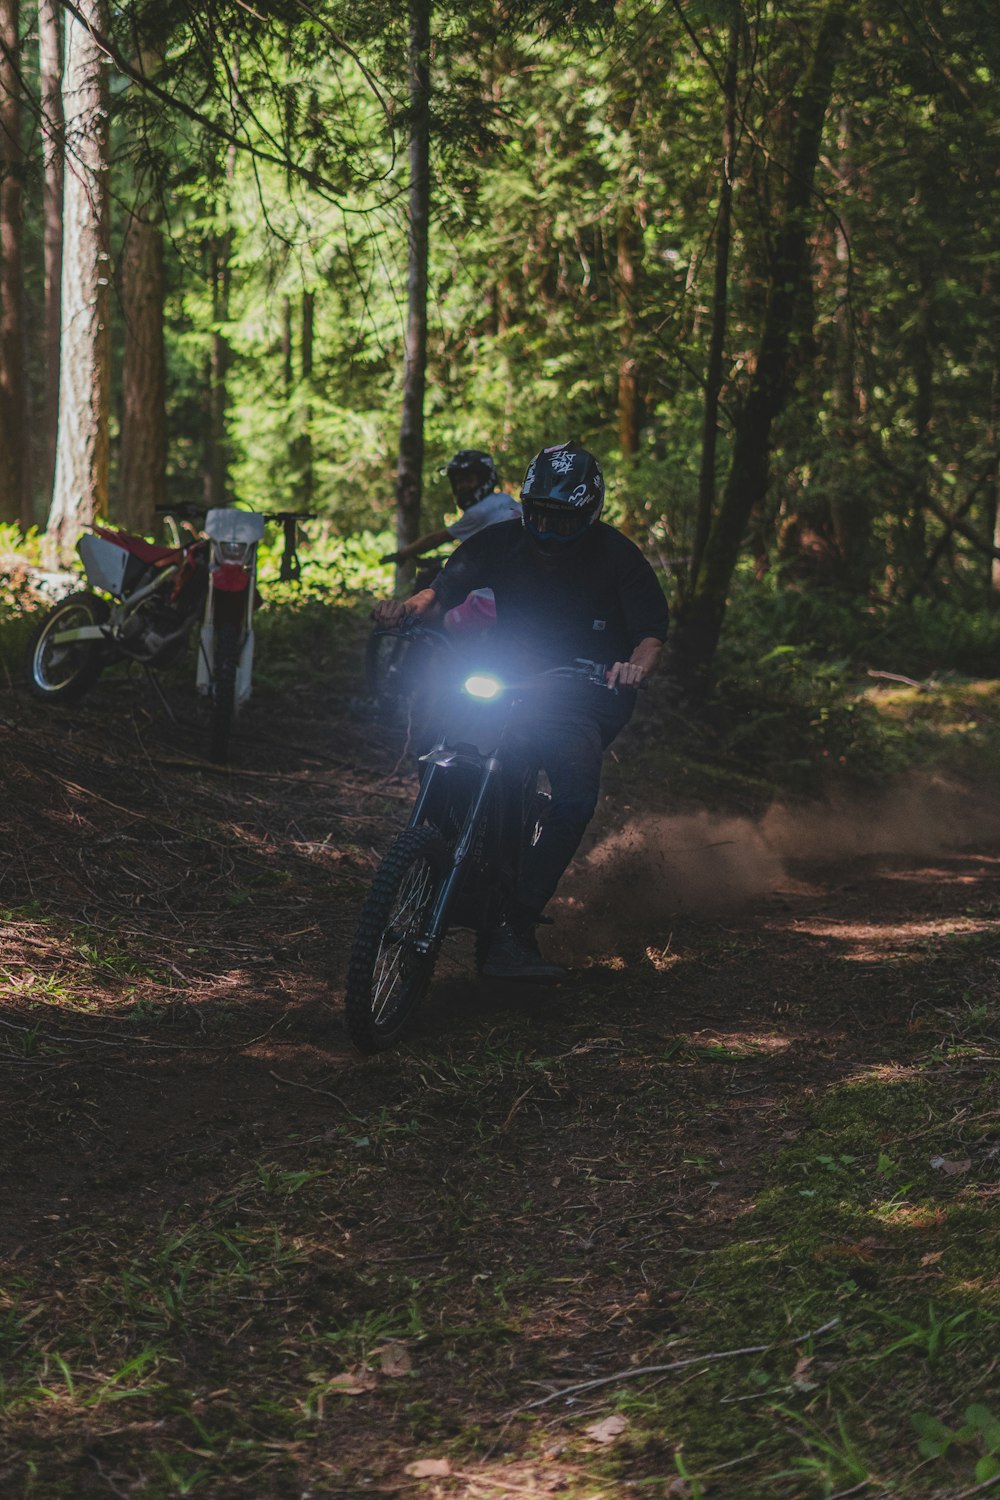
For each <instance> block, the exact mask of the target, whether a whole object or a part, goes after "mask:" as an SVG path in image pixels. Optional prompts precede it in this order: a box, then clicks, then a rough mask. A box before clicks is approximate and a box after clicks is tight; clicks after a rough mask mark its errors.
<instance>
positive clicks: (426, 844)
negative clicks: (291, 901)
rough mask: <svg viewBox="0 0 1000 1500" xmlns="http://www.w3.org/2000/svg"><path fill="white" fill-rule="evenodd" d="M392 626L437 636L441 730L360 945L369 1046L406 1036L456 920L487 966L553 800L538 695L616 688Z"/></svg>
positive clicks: (360, 990)
mask: <svg viewBox="0 0 1000 1500" xmlns="http://www.w3.org/2000/svg"><path fill="white" fill-rule="evenodd" d="M384 633H385V634H386V635H397V636H398V635H403V636H405V637H408V638H410V639H412V638H414V637H416V638H417V639H418V640H421V639H422V640H423V641H424V642H428V641H432V640H434V638H435V637H436V638H437V639H436V644H437V645H438V647H439V648H440V649H439V652H438V655H437V662H436V666H437V671H436V674H435V675H436V676H437V679H438V686H437V687H436V689H433V690H432V689H431V688H430V685H429V683H428V687H427V694H428V697H431V696H433V698H434V699H435V706H434V709H433V712H432V720H433V722H434V723H435V724H436V725H437V726H438V732H437V734H436V736H435V737H434V743H433V745H432V746H431V748H430V749H429V750H428V751H427V752H426V753H425V754H424V755H422V756H420V758H419V764H420V766H421V780H420V790H419V792H418V793H417V798H416V801H415V803H414V805H413V810H412V812H411V813H410V818H409V822H408V823H407V825H406V827H405V829H404V830H403V832H402V833H400V834H399V835H398V836H397V838H396V840H395V841H394V843H393V844H392V846H391V847H390V849H389V851H388V853H387V854H386V855H385V858H384V859H383V860H382V862H381V864H380V865H379V868H378V870H377V872H376V874H375V878H374V880H373V881H372V884H371V887H370V889H369V892H368V895H367V897H366V899H365V902H364V905H363V906H362V909H361V915H360V918H359V921H358V926H357V931H356V933H355V937H354V943H353V946H352V948H351V956H350V962H349V965H348V974H347V987H346V991H345V998H344V1010H345V1021H346V1026H347V1032H348V1035H349V1036H350V1038H351V1041H352V1042H353V1043H354V1045H355V1046H356V1047H357V1048H358V1050H359V1051H361V1052H368V1053H371V1052H381V1051H384V1050H385V1049H386V1048H387V1047H391V1046H392V1045H393V1044H394V1043H395V1042H397V1041H398V1040H399V1038H400V1036H401V1035H402V1033H403V1031H404V1030H405V1028H406V1026H407V1024H408V1023H409V1021H410V1020H411V1018H412V1017H413V1014H414V1012H415V1011H416V1009H417V1007H418V1005H419V1004H420V1002H421V1000H422V999H423V997H424V995H425V994H426V992H427V989H428V987H429V985H430V982H431V978H432V975H433V973H434V966H435V963H436V961H437V957H438V953H439V952H440V949H441V945H442V943H443V942H444V939H445V937H446V935H447V933H448V932H449V930H450V929H451V928H454V927H466V928H471V929H472V930H473V931H474V932H475V934H476V966H477V968H478V969H481V968H482V964H483V962H484V960H485V957H486V950H487V947H488V945H489V942H490V939H491V936H492V933H493V931H494V930H495V928H496V927H497V926H498V925H499V924H500V922H501V921H502V920H503V917H504V912H505V908H506V907H507V905H508V903H509V902H510V900H511V899H512V897H513V894H514V892H515V890H516V889H517V883H518V876H519V874H520V871H521V866H522V863H523V860H524V857H525V855H526V853H527V851H528V850H529V849H530V848H531V846H532V844H533V843H535V842H536V841H537V839H538V837H539V836H540V833H541V826H542V823H543V822H544V817H545V812H546V809H547V804H548V797H547V795H546V794H545V793H544V792H543V791H542V790H541V789H540V786H539V779H540V768H539V765H538V759H537V752H536V751H534V750H533V749H532V744H531V736H530V727H531V699H532V696H533V695H534V694H536V693H538V692H543V693H545V694H546V696H549V695H550V694H551V693H552V691H553V690H554V689H555V686H556V683H557V682H559V681H560V680H561V681H563V682H566V683H572V684H574V686H575V687H576V688H577V689H580V688H582V689H583V690H584V691H594V692H603V693H607V692H609V691H610V692H614V691H615V689H609V688H608V686H607V682H606V680H605V679H606V669H605V668H604V667H603V666H600V665H598V664H597V663H595V662H590V661H582V660H581V661H578V662H576V663H575V664H574V665H573V666H572V667H561V668H556V669H555V670H554V671H549V672H544V673H542V674H541V675H540V676H537V677H534V678H531V679H529V680H527V681H522V682H515V683H504V682H503V681H502V680H501V679H500V678H499V677H497V676H495V675H494V674H493V673H492V672H488V671H485V670H467V669H466V667H467V663H468V652H467V650H466V649H465V648H463V647H460V646H459V647H456V646H453V645H449V644H448V643H447V641H446V638H445V637H444V636H443V635H441V634H440V633H439V632H432V631H430V630H429V629H428V628H427V627H422V626H416V627H410V628H409V629H403V630H402V631H400V630H399V629H397V630H388V631H386V632H384Z"/></svg>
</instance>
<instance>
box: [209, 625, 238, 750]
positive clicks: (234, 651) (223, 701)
mask: <svg viewBox="0 0 1000 1500" xmlns="http://www.w3.org/2000/svg"><path fill="white" fill-rule="evenodd" d="M239 659H240V633H239V631H238V630H237V628H236V626H235V625H217V626H216V628H215V661H214V663H213V666H212V740H211V748H210V750H209V755H210V757H211V759H212V760H213V761H215V763H216V765H225V764H226V762H227V761H228V760H229V742H230V739H231V738H232V732H233V716H234V715H235V713H236V667H237V664H238V662H239Z"/></svg>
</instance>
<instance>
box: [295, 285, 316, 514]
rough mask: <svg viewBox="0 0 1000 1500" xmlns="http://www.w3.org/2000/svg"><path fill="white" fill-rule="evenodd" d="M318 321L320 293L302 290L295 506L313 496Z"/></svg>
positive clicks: (307, 502)
mask: <svg viewBox="0 0 1000 1500" xmlns="http://www.w3.org/2000/svg"><path fill="white" fill-rule="evenodd" d="M315 323H316V293H315V292H303V293H302V348H301V351H300V354H299V374H300V376H301V380H302V406H301V410H300V412H299V418H298V421H299V428H298V433H297V435H296V437H295V441H294V443H293V445H292V468H293V472H294V475H295V509H296V510H301V511H307V510H308V509H309V507H310V506H311V505H312V500H313V487H314V479H313V449H312V415H313V410H312V401H311V399H310V396H311V392H312V375H313V334H314V329H315Z"/></svg>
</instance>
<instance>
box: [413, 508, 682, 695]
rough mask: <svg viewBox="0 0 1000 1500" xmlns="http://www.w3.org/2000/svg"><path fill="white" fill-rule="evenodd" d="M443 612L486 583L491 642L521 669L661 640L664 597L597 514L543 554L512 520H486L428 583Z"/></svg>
mask: <svg viewBox="0 0 1000 1500" xmlns="http://www.w3.org/2000/svg"><path fill="white" fill-rule="evenodd" d="M432 587H433V589H434V592H435V593H436V594H437V597H438V601H439V603H440V604H441V605H442V606H443V607H444V609H446V610H447V609H453V608H454V607H455V606H456V605H458V604H461V602H462V600H463V599H465V598H466V596H467V595H468V594H470V593H471V592H472V590H473V589H492V590H493V595H494V598H495V600H496V611H497V644H498V645H499V646H500V647H501V649H502V651H503V654H504V656H505V657H506V658H507V659H509V660H512V661H514V662H516V663H517V665H518V666H519V668H520V669H521V670H525V671H543V670H545V669H546V668H548V667H556V666H566V665H568V664H569V663H571V662H573V661H574V660H575V659H576V658H578V657H583V658H586V659H587V660H588V661H596V662H601V663H602V664H603V665H605V666H610V665H611V664H612V663H613V662H616V661H627V660H628V658H629V657H630V656H631V654H632V652H633V651H634V649H635V647H636V646H637V645H638V644H639V642H640V641H641V640H644V639H646V638H647V637H653V638H654V639H656V640H659V641H663V640H666V637H667V624H668V619H669V616H668V610H667V601H666V598H665V596H664V593H663V590H662V588H661V587H660V584H659V580H658V579H657V577H656V574H655V573H654V572H653V569H652V568H651V567H650V565H649V563H648V562H647V561H646V559H645V558H644V557H643V555H642V553H641V552H640V551H639V549H638V547H637V546H636V545H635V543H634V542H630V541H629V539H628V537H626V536H623V535H622V534H621V532H620V531H616V530H615V529H614V527H613V526H607V525H605V524H604V522H602V521H598V522H597V524H596V525H594V526H592V527H591V528H590V530H589V531H588V532H587V533H586V534H585V535H584V536H583V537H582V538H581V540H580V541H579V542H578V543H575V544H572V545H570V546H568V547H567V548H566V550H565V552H553V553H551V554H543V553H542V552H540V551H539V549H538V548H537V547H536V546H535V545H534V544H533V542H532V541H531V539H530V537H529V536H528V534H527V533H526V532H525V530H524V527H523V526H522V524H521V522H520V521H519V520H516V521H504V522H501V523H500V524H499V525H497V526H490V527H487V528H486V530H484V531H481V532H480V533H479V534H478V535H477V536H473V537H470V538H469V540H468V541H467V542H463V543H462V545H461V546H460V547H459V548H457V550H456V551H455V552H453V553H452V555H451V557H450V558H449V559H448V561H447V563H446V564H445V567H444V568H443V570H442V572H441V573H440V574H439V575H438V577H437V578H436V579H435V581H434V583H433V585H432Z"/></svg>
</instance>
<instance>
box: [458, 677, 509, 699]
mask: <svg viewBox="0 0 1000 1500" xmlns="http://www.w3.org/2000/svg"><path fill="white" fill-rule="evenodd" d="M462 686H463V688H464V689H465V691H466V692H467V693H468V695H469V697H470V698H483V699H486V700H489V699H490V698H495V697H496V696H497V694H498V693H501V692H502V691H503V683H502V682H501V681H500V679H499V678H498V677H487V676H486V674H485V673H479V672H474V673H473V674H472V676H471V677H467V678H466V679H465V681H464V682H463V684H462Z"/></svg>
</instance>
